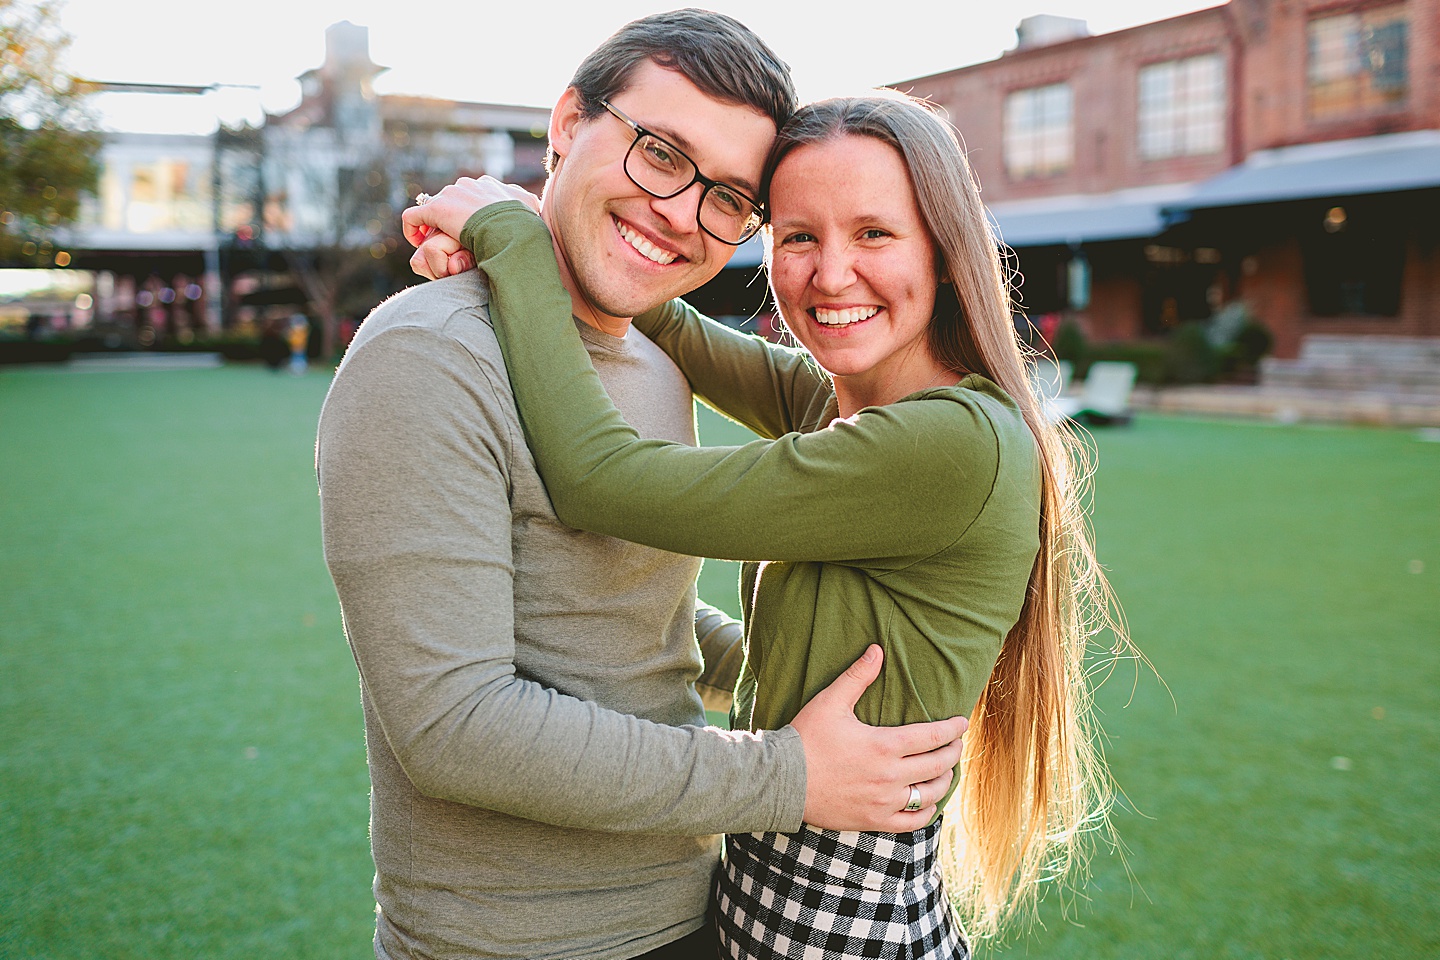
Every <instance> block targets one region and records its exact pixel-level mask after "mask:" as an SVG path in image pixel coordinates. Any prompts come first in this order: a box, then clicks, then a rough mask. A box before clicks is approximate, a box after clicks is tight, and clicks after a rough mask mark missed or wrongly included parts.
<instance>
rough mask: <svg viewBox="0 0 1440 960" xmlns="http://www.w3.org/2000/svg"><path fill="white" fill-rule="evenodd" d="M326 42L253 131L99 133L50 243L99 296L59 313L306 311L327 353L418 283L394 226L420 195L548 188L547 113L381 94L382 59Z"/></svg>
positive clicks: (209, 328) (107, 325) (160, 334)
mask: <svg viewBox="0 0 1440 960" xmlns="http://www.w3.org/2000/svg"><path fill="white" fill-rule="evenodd" d="M325 48H326V55H325V62H324V63H323V64H321V65H320V66H319V67H317V68H315V69H313V70H308V71H306V72H305V73H304V74H302V75H301V76H300V78H299V79H300V83H301V91H302V97H301V100H300V103H299V104H298V105H297V106H296V107H295V108H294V109H292V110H290V111H289V112H286V113H283V114H279V115H270V114H267V115H266V116H265V117H264V119H263V122H261V123H260V124H259V125H257V126H250V125H242V126H240V127H235V128H231V127H226V126H223V125H222V126H221V127H220V128H219V129H218V130H217V131H216V132H215V133H214V134H210V135H204V136H199V135H196V136H186V135H160V134H138V133H112V134H107V135H106V138H105V145H104V147H103V150H102V154H101V164H102V172H101V177H100V183H99V188H98V191H97V195H96V196H95V197H94V198H93V199H92V200H90V201H88V202H87V203H86V204H85V206H84V209H83V211H82V214H81V216H80V219H79V220H78V222H77V223H75V224H74V225H73V226H72V227H71V228H69V229H68V230H65V231H63V232H62V233H61V234H60V236H59V241H60V242H59V244H58V245H57V246H59V247H62V248H63V249H64V251H65V253H66V257H65V259H66V264H64V265H66V266H68V267H70V268H72V269H75V268H78V269H80V270H88V271H94V272H95V284H94V291H93V295H92V296H91V297H89V298H87V301H83V302H86V303H87V309H86V310H85V311H78V312H79V313H80V314H81V315H79V316H70V317H66V318H63V319H62V318H58V317H57V318H56V321H57V324H59V325H70V326H74V325H75V324H76V323H79V324H86V323H89V324H90V325H91V326H92V327H93V329H94V330H95V331H96V333H97V335H100V336H103V337H105V338H107V339H108V340H109V341H110V343H109V345H111V346H115V345H120V344H123V345H125V346H139V347H151V346H157V345H159V346H163V345H167V344H168V345H177V344H178V345H185V344H188V343H191V342H194V341H195V340H196V339H197V338H199V339H214V338H215V337H217V336H226V335H230V336H236V337H250V336H253V335H255V334H257V333H258V331H259V330H260V328H262V327H263V326H264V325H265V324H266V323H267V322H268V323H272V324H281V323H284V322H288V319H289V318H290V317H291V316H292V315H293V314H295V313H303V314H305V315H306V316H308V317H309V318H310V319H311V321H312V323H313V324H314V326H315V332H316V336H315V337H314V338H313V339H314V340H315V342H316V348H315V349H316V352H317V353H319V354H323V355H326V356H329V355H331V354H333V353H334V351H335V349H336V348H337V346H339V345H341V344H342V342H343V340H345V339H346V338H347V336H348V333H349V332H350V331H351V330H353V327H354V325H355V324H356V323H357V322H358V321H359V319H361V318H363V317H364V315H365V314H366V313H367V312H368V311H369V309H370V308H371V307H373V306H374V305H375V304H376V303H377V302H379V301H380V300H381V299H383V298H384V297H385V296H387V295H389V294H390V293H393V292H395V291H397V290H399V289H401V288H403V287H404V286H406V285H408V284H409V283H411V282H412V281H413V275H412V274H411V273H410V271H409V268H408V266H407V260H408V257H409V251H410V248H409V245H408V244H406V243H405V242H404V239H403V238H402V237H401V236H400V233H399V214H400V211H401V210H402V209H403V208H404V207H405V206H407V205H408V204H409V202H410V198H411V197H413V196H414V195H415V194H416V193H418V192H419V191H421V190H423V189H435V188H437V187H439V186H443V185H444V184H446V183H448V182H450V181H452V180H454V179H455V178H456V177H459V176H479V175H481V174H490V175H492V176H496V177H501V178H503V179H506V180H510V181H514V182H518V183H522V184H526V185H528V186H530V187H532V188H534V189H538V188H539V187H540V185H541V184H542V183H543V181H544V175H545V174H544V169H543V161H544V154H545V142H546V141H545V126H546V122H547V120H548V118H549V111H548V110H544V109H538V108H533V107H520V106H506V105H500V104H488V103H467V102H457V101H450V100H440V99H433V98H424V97H414V96H381V95H377V94H376V93H375V92H374V90H373V87H372V81H373V80H374V78H375V77H376V76H377V75H379V74H380V73H382V72H383V71H384V69H385V68H384V67H381V66H378V65H377V64H375V63H374V62H372V61H371V59H370V54H369V36H368V30H367V29H366V28H365V27H363V26H357V25H355V24H352V23H349V22H341V23H336V24H334V25H332V26H331V27H330V28H329V29H328V30H326V34H325ZM100 86H102V88H103V89H117V88H119V89H126V88H127V85H124V84H109V85H100ZM128 86H129V87H130V88H131V89H135V88H138V87H140V85H128ZM203 89H204V88H197V89H196V90H195V91H194V92H201V90H203ZM135 92H143V91H141V90H138V89H137V90H136V91H135ZM156 92H165V93H174V92H185V91H176V90H172V89H170V88H165V89H163V90H157V91H156ZM70 312H71V313H76V312H77V311H75V310H71V311H70ZM87 313H88V314H89V315H88V316H86V315H84V314H87Z"/></svg>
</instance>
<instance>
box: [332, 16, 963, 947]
mask: <svg viewBox="0 0 1440 960" xmlns="http://www.w3.org/2000/svg"><path fill="white" fill-rule="evenodd" d="M604 104H609V105H610V107H611V108H613V110H612V109H609V108H607V107H606V106H605V105H604ZM794 105H795V96H794V92H793V88H792V86H791V83H790V79H789V74H788V68H786V67H785V66H784V65H783V64H782V63H780V61H779V60H777V59H776V58H775V56H774V54H773V53H771V52H770V50H769V49H768V48H767V47H766V46H765V45H764V44H763V43H761V42H760V40H759V39H758V38H756V37H755V36H754V35H753V34H751V33H750V32H749V31H748V30H747V29H745V28H744V27H743V26H741V25H740V24H738V23H736V22H735V21H733V20H731V19H730V18H728V17H724V16H721V15H718V14H712V13H706V12H703V11H695V10H685V11H677V12H674V13H669V14H659V15H656V16H652V17H647V18H645V19H643V20H639V21H636V22H635V23H632V24H629V25H627V26H626V27H624V28H622V29H621V30H620V31H619V32H618V33H617V34H616V35H615V36H613V37H611V38H610V39H609V40H607V41H606V42H605V43H604V44H603V45H602V46H601V47H600V48H599V49H598V50H596V51H595V53H593V54H591V56H590V57H588V58H587V59H586V60H585V62H584V63H582V64H581V66H580V68H579V70H578V71H577V73H576V75H575V78H574V80H573V81H572V84H571V86H570V87H569V88H568V89H567V90H566V91H565V94H564V95H563V96H562V97H561V98H560V101H559V103H558V104H557V105H556V107H555V111H554V113H553V114H552V117H551V122H550V130H549V134H550V144H551V149H552V161H551V173H550V179H549V181H548V183H547V185H546V190H545V197H544V201H543V205H542V215H543V216H544V217H545V219H546V222H547V223H548V224H549V226H550V229H551V231H552V233H553V234H554V236H555V242H556V252H557V256H558V257H559V258H560V262H561V264H562V273H563V274H564V279H565V283H566V286H567V289H569V290H570V292H571V294H572V299H573V301H574V307H575V313H576V316H577V317H579V318H580V320H581V321H583V322H581V323H580V324H579V329H580V331H581V334H582V336H584V337H585V339H586V342H587V345H588V346H589V349H590V351H591V355H592V358H593V360H594V362H595V366H596V368H597V369H598V370H599V372H600V376H601V378H602V379H603V380H604V382H605V384H606V388H607V390H609V391H610V393H611V395H612V397H613V399H614V400H615V402H616V404H617V406H619V407H620V409H621V411H622V412H623V413H624V414H625V416H626V417H627V419H629V420H630V422H631V423H632V424H633V425H635V427H636V428H637V429H638V430H639V431H640V432H641V433H642V434H645V435H648V436H654V437H664V438H667V439H673V440H680V441H684V442H690V443H693V442H694V421H693V408H692V399H691V396H690V393H689V389H688V386H687V384H686V382H685V380H684V378H683V377H682V376H681V375H680V373H679V371H678V370H677V369H676V368H675V367H674V365H673V364H671V363H670V362H669V360H668V358H666V357H665V356H664V354H663V353H662V352H661V351H660V350H659V349H658V348H657V347H655V346H654V344H652V343H650V342H649V341H647V340H646V339H645V338H644V337H643V336H642V335H640V334H639V333H638V331H631V330H628V327H629V317H631V316H633V315H634V314H636V313H639V312H641V311H643V310H646V309H649V308H651V307H653V306H656V305H658V304H660V303H662V302H664V301H665V300H668V299H670V298H671V297H674V296H676V295H679V294H681V293H684V292H687V291H689V290H691V289H693V288H694V287H696V286H699V285H700V284H701V283H703V282H705V281H706V280H708V279H709V278H711V277H713V276H714V275H715V273H716V272H718V271H719V269H720V268H721V267H722V266H723V265H724V263H725V261H726V260H727V259H728V258H729V254H730V252H731V250H732V249H733V247H732V246H730V245H729V244H727V243H726V242H724V241H723V240H722V238H721V237H719V236H716V235H715V234H714V230H713V228H714V227H715V226H716V224H715V223H714V221H713V219H711V220H707V219H706V217H705V216H702V215H701V198H702V195H704V194H705V193H706V192H707V191H709V190H712V189H720V190H725V191H731V190H734V191H738V192H739V193H740V194H745V195H748V196H751V197H753V196H756V195H757V193H758V183H759V179H760V173H761V167H762V164H763V160H764V156H765V153H766V151H767V149H768V147H769V144H770V141H771V139H772V138H773V136H774V134H775V131H776V129H777V127H778V125H779V124H780V123H782V122H783V121H784V119H785V117H786V116H787V115H788V114H789V112H790V111H791V110H792V109H793V107H794ZM622 116H624V117H630V118H634V119H633V120H632V121H630V123H626V122H624V121H623V120H622V119H621V117H622ZM632 124H640V125H643V127H644V128H645V129H646V130H649V131H651V132H652V133H653V134H655V135H658V136H660V137H663V138H664V139H665V140H666V141H668V142H669V144H670V145H671V146H673V147H678V148H679V149H680V150H681V151H684V153H685V154H686V155H687V156H688V157H689V159H690V160H691V161H693V163H694V164H695V165H696V173H697V179H695V180H694V181H692V183H691V184H690V185H689V186H688V187H687V188H685V189H683V190H682V191H681V192H680V193H678V194H674V195H671V196H668V197H660V196H655V195H654V194H653V193H652V192H649V191H647V190H645V189H643V188H641V187H640V186H639V185H638V184H637V182H635V181H634V180H633V179H632V177H631V175H629V174H627V172H626V159H627V156H628V155H629V153H630V151H631V149H632V147H634V146H635V145H636V143H637V142H638V141H639V139H640V137H641V136H642V134H641V132H640V131H639V130H636V129H634V127H633V126H632ZM701 177H703V178H704V179H700V178H701ZM717 185H718V186H717ZM706 216H711V215H708V214H707V215H706ZM723 232H724V230H723V229H722V230H721V233H723ZM731 239H733V237H732V238H731ZM486 304H487V292H486V289H485V287H484V283H483V280H482V278H480V277H479V276H478V275H477V274H475V273H474V272H473V271H472V272H470V273H467V274H463V275H460V276H456V277H453V278H450V279H446V280H441V281H437V282H434V283H430V284H426V285H424V286H422V287H418V288H415V289H412V290H410V291H407V292H405V293H403V294H401V295H399V296H397V297H395V298H393V299H392V300H390V301H388V302H387V303H385V304H383V305H381V306H380V307H379V308H377V310H376V311H375V313H374V314H372V316H371V317H370V319H369V320H367V321H366V323H365V324H364V326H363V327H362V328H361V330H360V332H359V334H358V335H357V336H356V339H355V341H354V344H353V345H352V347H351V349H350V352H349V353H348V354H347V356H346V359H345V362H344V363H343V364H342V365H341V367H340V370H339V371H338V372H337V375H336V379H335V383H334V385H333V386H332V388H331V392H330V395H329V397H328V398H327V400H326V403H325V408H324V411H323V412H322V414H321V421H320V431H319V441H318V444H317V454H316V456H317V469H318V472H319V478H320V490H321V507H322V519H323V526H324V537H325V553H326V560H327V562H328V564H329V566H330V570H331V574H332V576H333V577H334V580H335V585H336V589H337V592H338V594H339V597H340V603H341V608H342V612H343V614H344V620H345V628H346V634H347V636H348V638H349V640H350V643H351V647H352V649H353V651H354V654H355V660H356V663H357V665H358V667H359V671H360V678H361V691H362V699H363V703H364V711H365V724H366V738H367V744H368V752H369V761H370V770H371V781H372V787H373V790H372V807H371V809H372V816H371V840H372V847H373V851H374V856H375V865H376V875H375V893H376V899H377V901H378V905H379V910H378V918H377V924H376V935H375V950H376V954H377V956H379V957H384V958H411V957H441V956H443V957H490V956H503V957H529V958H549V957H556V958H558V957H566V958H581V957H583V958H596V960H610V958H616V960H619V958H631V957H642V956H643V957H650V958H661V957H682V956H701V955H704V954H705V952H706V951H707V950H709V951H713V945H711V944H710V943H709V941H708V939H707V936H708V935H707V934H706V932H705V931H704V930H703V929H702V928H703V925H704V923H705V916H704V914H705V907H706V902H707V898H708V890H709V885H710V879H711V875H712V873H713V870H714V867H715V864H716V862H717V857H718V849H719V847H718V838H717V837H716V834H719V833H722V832H726V831H760V830H780V831H793V830H795V829H797V828H798V827H799V825H800V822H801V820H802V819H804V820H806V821H808V822H811V823H814V824H816V825H820V826H828V827H833V828H837V829H887V828H888V829H896V826H895V824H897V823H899V822H901V821H899V820H898V819H897V818H898V817H899V816H900V814H899V811H900V810H901V808H903V807H904V806H905V804H906V799H907V797H909V796H910V795H911V790H910V784H912V783H914V784H918V785H919V787H920V788H921V791H922V793H921V797H922V806H923V809H922V810H921V812H920V813H915V814H906V815H904V816H908V817H912V818H915V819H916V820H917V822H916V824H915V825H916V826H918V825H920V824H922V823H924V822H925V821H926V820H928V819H929V816H930V814H931V813H932V812H933V807H932V806H931V805H933V804H934V802H935V800H936V798H937V797H939V796H940V795H941V794H943V792H944V790H945V788H946V787H947V786H948V784H949V780H950V773H949V768H950V767H952V766H953V765H954V764H955V763H956V762H957V761H958V758H959V743H958V740H957V739H956V738H957V737H958V736H959V733H960V731H961V730H962V729H963V721H961V720H956V721H946V722H941V723H937V724H926V725H920V726H917V727H914V728H896V729H891V730H877V729H872V728H869V727H865V726H864V725H862V724H859V723H858V722H857V721H856V720H855V718H854V715H853V713H852V712H851V708H852V707H853V705H854V702H855V700H856V699H857V698H858V696H859V694H860V692H861V691H862V690H863V688H864V686H865V684H866V683H868V681H869V680H870V679H873V677H874V675H875V671H876V669H877V668H878V662H874V661H871V662H862V663H860V664H857V666H856V667H855V668H852V670H851V671H849V672H848V673H847V675H846V676H844V677H842V678H840V680H838V681H836V684H835V685H834V686H832V687H831V689H830V690H828V691H826V692H825V693H823V694H821V695H820V696H819V697H817V698H816V699H815V700H814V701H812V703H811V705H810V706H809V707H807V708H806V711H805V712H804V713H803V714H802V715H801V717H799V718H797V719H796V721H795V723H794V725H793V726H791V727H787V728H785V729H784V730H780V731H774V732H768V733H765V734H763V735H760V736H752V735H749V734H732V733H727V732H724V731H719V730H716V729H713V728H706V727H704V713H703V709H702V702H701V698H700V695H699V694H698V693H697V692H696V688H697V686H699V687H701V688H703V689H710V690H728V689H729V688H730V687H731V686H733V682H734V676H735V671H736V666H737V660H738V653H737V651H736V650H735V649H734V644H735V642H736V639H737V636H738V633H737V631H735V630H734V629H732V628H731V627H730V625H728V624H725V625H720V626H718V627H717V626H716V622H715V621H716V618H715V617H714V616H710V615H707V616H705V617H704V618H702V620H701V621H700V622H699V623H700V626H701V627H703V633H704V640H703V643H702V646H703V648H704V649H703V654H704V656H703V663H702V657H701V653H702V650H701V648H700V647H697V643H696V639H695V637H696V633H697V629H696V623H695V622H692V618H693V614H694V579H695V575H696V573H697V570H698V561H696V560H693V559H690V558H685V557H678V556H675V555H673V554H668V553H664V552H662V551H656V550H652V549H649V548H645V547H640V546H636V545H634V544H629V543H625V542H622V541H618V540H612V539H610V538H606V537H601V536H597V535H593V534H586V533H581V532H579V531H575V530H571V529H569V528H566V527H564V526H562V525H561V524H560V523H559V522H558V521H557V520H556V518H555V516H554V513H553V511H552V510H551V508H550V504H549V501H548V500H547V498H546V496H545V492H544V488H543V486H542V484H541V482H540V480H539V478H538V476H537V475H536V472H535V468H534V465H533V463H532V461H531V460H530V455H529V451H528V450H527V449H526V448H525V445H524V441H523V439H522V437H521V431H520V427H519V422H518V419H517V416H516V413H515V409H514V404H513V401H512V399H511V396H510V393H509V382H508V379H507V377H506V374H505V371H504V369H503V366H502V361H501V359H500V353H499V349H498V347H497V345H496V343H495V339H494V335H493V332H492V330H491V328H490V327H489V325H488V314H487V312H486V311H487V306H486ZM637 495H640V494H638V493H637Z"/></svg>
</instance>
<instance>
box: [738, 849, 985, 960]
mask: <svg viewBox="0 0 1440 960" xmlns="http://www.w3.org/2000/svg"><path fill="white" fill-rule="evenodd" d="M939 835H940V821H938V820H937V821H935V822H934V823H932V824H931V825H930V826H928V827H926V828H925V829H923V830H916V831H915V832H914V833H900V834H895V833H855V832H847V833H841V832H838V831H835V830H816V829H814V828H812V827H810V826H808V825H802V826H801V828H800V832H799V833H747V834H736V835H731V836H728V837H726V838H725V854H726V860H725V863H724V864H723V865H722V866H721V868H720V871H719V874H718V876H717V878H716V888H717V892H716V924H717V926H718V928H719V934H720V955H721V956H722V957H731V958H733V960H750V958H754V960H769V958H773V957H787V958H796V960H831V958H841V957H878V958H884V960H967V958H968V957H969V956H970V945H969V943H968V942H967V941H966V939H965V935H964V933H963V932H962V931H961V929H960V923H959V921H958V920H957V919H956V917H955V913H954V910H953V909H952V908H951V906H950V901H949V900H948V899H947V898H946V896H945V887H944V884H943V883H942V882H941V879H940V867H939V864H938V862H937V858H936V854H935V851H936V847H937V845H938V840H939Z"/></svg>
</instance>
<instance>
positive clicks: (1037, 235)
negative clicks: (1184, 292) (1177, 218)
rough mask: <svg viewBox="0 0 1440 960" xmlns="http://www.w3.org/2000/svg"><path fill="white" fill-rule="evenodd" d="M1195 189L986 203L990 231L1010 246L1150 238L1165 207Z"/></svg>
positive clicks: (1183, 186)
mask: <svg viewBox="0 0 1440 960" xmlns="http://www.w3.org/2000/svg"><path fill="white" fill-rule="evenodd" d="M1194 190H1195V184H1193V183H1179V184H1173V183H1172V184H1164V185H1161V186H1157V187H1135V188H1132V189H1128V190H1116V191H1114V192H1112V193H1084V194H1066V195H1064V196H1059V197H1041V198H1037V199H1034V200H1011V201H1008V202H1004V203H997V204H994V205H993V206H991V207H990V215H991V217H992V219H993V220H994V222H995V226H996V233H997V235H998V236H999V238H1000V239H1001V240H1003V241H1004V242H1005V243H1007V244H1009V245H1010V246H1012V247H1046V246H1056V245H1065V244H1077V243H1089V242H1095V241H1100V240H1131V239H1137V238H1144V237H1154V236H1158V235H1159V234H1161V233H1163V232H1164V230H1165V227H1166V225H1167V224H1166V221H1165V213H1164V211H1165V209H1166V208H1168V207H1172V206H1176V205H1177V204H1179V202H1180V201H1182V200H1184V199H1185V198H1186V197H1188V196H1190V194H1191V193H1193V192H1194Z"/></svg>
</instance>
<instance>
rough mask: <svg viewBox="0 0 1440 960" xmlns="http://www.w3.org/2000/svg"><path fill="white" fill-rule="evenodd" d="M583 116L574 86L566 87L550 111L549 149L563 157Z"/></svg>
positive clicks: (578, 95)
mask: <svg viewBox="0 0 1440 960" xmlns="http://www.w3.org/2000/svg"><path fill="white" fill-rule="evenodd" d="M584 119H585V117H584V115H583V113H582V112H581V110H580V94H579V92H578V91H577V90H576V89H575V88H574V87H566V88H565V92H564V93H562V94H560V99H559V100H558V101H556V103H555V109H554V110H551V111H550V130H549V133H550V149H551V150H553V151H554V152H555V156H556V157H559V158H561V159H563V158H564V157H565V155H566V154H568V153H569V152H570V145H571V144H572V143H574V142H575V135H576V133H577V132H578V130H579V127H580V122H581V121H582V120H584Z"/></svg>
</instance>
